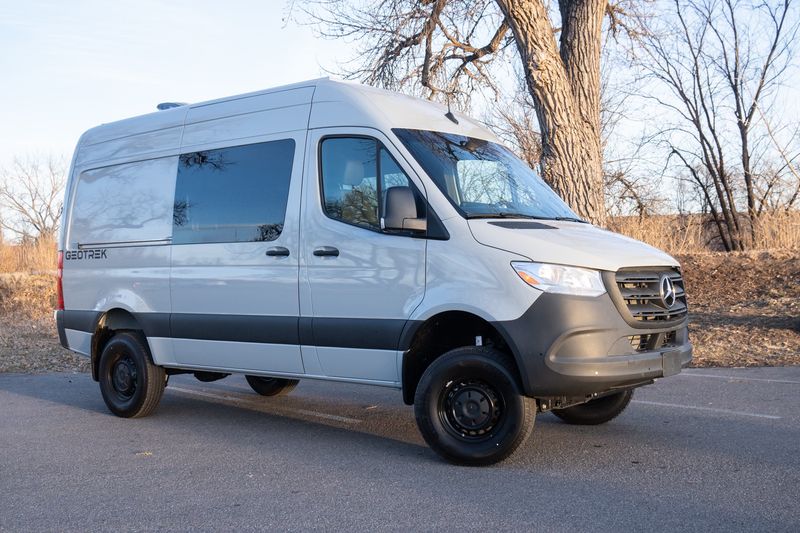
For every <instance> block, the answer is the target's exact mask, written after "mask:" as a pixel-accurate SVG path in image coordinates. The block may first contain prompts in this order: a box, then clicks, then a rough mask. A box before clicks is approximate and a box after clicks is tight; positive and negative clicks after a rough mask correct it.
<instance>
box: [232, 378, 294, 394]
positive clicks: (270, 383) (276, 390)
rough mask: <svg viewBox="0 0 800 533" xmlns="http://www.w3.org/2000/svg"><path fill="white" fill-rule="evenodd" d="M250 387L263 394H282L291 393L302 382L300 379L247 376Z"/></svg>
mask: <svg viewBox="0 0 800 533" xmlns="http://www.w3.org/2000/svg"><path fill="white" fill-rule="evenodd" d="M245 379H247V383H249V384H250V387H251V388H252V389H253V390H254V391H256V392H257V393H259V394H260V395H261V396H280V395H284V394H289V393H290V392H292V390H294V388H295V387H297V384H298V383H300V380H299V379H283V378H264V377H261V376H245Z"/></svg>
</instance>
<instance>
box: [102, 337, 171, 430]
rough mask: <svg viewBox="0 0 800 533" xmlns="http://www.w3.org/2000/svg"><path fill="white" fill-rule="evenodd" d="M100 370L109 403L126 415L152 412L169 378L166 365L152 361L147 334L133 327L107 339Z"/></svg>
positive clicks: (110, 406) (134, 416) (103, 390)
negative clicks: (164, 366)
mask: <svg viewBox="0 0 800 533" xmlns="http://www.w3.org/2000/svg"><path fill="white" fill-rule="evenodd" d="M98 374H99V375H98V377H99V381H100V392H101V393H102V395H103V400H104V401H105V402H106V406H108V409H109V410H110V411H111V412H112V413H114V414H115V415H117V416H120V417H123V418H137V417H142V416H147V415H149V414H150V413H152V412H153V410H155V408H156V407H157V406H158V403H159V402H160V401H161V396H162V395H163V394H164V387H165V386H166V382H167V379H166V373H165V371H164V369H163V368H161V367H160V366H156V365H154V364H153V363H152V361H151V359H150V350H149V349H148V347H147V342H146V341H145V339H144V337H142V335H140V334H139V333H136V332H133V331H121V332H118V333H115V334H114V336H113V337H111V339H110V340H109V341H108V343H106V345H105V347H104V348H103V353H102V354H101V355H100V365H99V371H98Z"/></svg>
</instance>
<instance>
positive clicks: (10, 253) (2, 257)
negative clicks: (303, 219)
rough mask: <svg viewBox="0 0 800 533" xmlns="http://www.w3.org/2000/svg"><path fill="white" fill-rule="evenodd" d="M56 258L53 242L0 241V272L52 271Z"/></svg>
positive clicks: (54, 267)
mask: <svg viewBox="0 0 800 533" xmlns="http://www.w3.org/2000/svg"><path fill="white" fill-rule="evenodd" d="M56 258H57V252H56V243H55V242H51V241H47V242H35V243H30V244H14V245H12V244H3V243H0V272H6V273H8V272H28V273H38V272H54V271H55V269H56Z"/></svg>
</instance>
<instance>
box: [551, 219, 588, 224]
mask: <svg viewBox="0 0 800 533" xmlns="http://www.w3.org/2000/svg"><path fill="white" fill-rule="evenodd" d="M550 220H564V221H566V222H580V223H581V224H588V222H586V221H585V220H581V219H580V218H575V217H553V218H551V219H550Z"/></svg>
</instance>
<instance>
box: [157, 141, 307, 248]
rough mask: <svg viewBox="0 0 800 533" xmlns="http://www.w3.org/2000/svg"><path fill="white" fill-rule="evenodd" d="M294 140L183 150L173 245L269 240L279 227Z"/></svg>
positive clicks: (176, 199) (177, 187)
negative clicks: (184, 152) (196, 150)
mask: <svg viewBox="0 0 800 533" xmlns="http://www.w3.org/2000/svg"><path fill="white" fill-rule="evenodd" d="M294 148H295V143H294V140H292V139H284V140H280V141H271V142H265V143H257V144H248V145H244V146H234V147H230V148H222V149H219V150H205V151H201V152H192V153H188V154H183V155H181V156H180V160H179V161H178V181H177V183H176V186H175V203H174V206H173V216H172V221H173V234H172V242H173V243H174V244H199V243H215V242H254V241H272V240H275V239H277V238H278V236H279V235H280V234H281V231H282V230H283V221H284V218H285V216H286V202H287V200H288V197H289V184H290V181H291V176H292V162H293V160H294Z"/></svg>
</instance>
